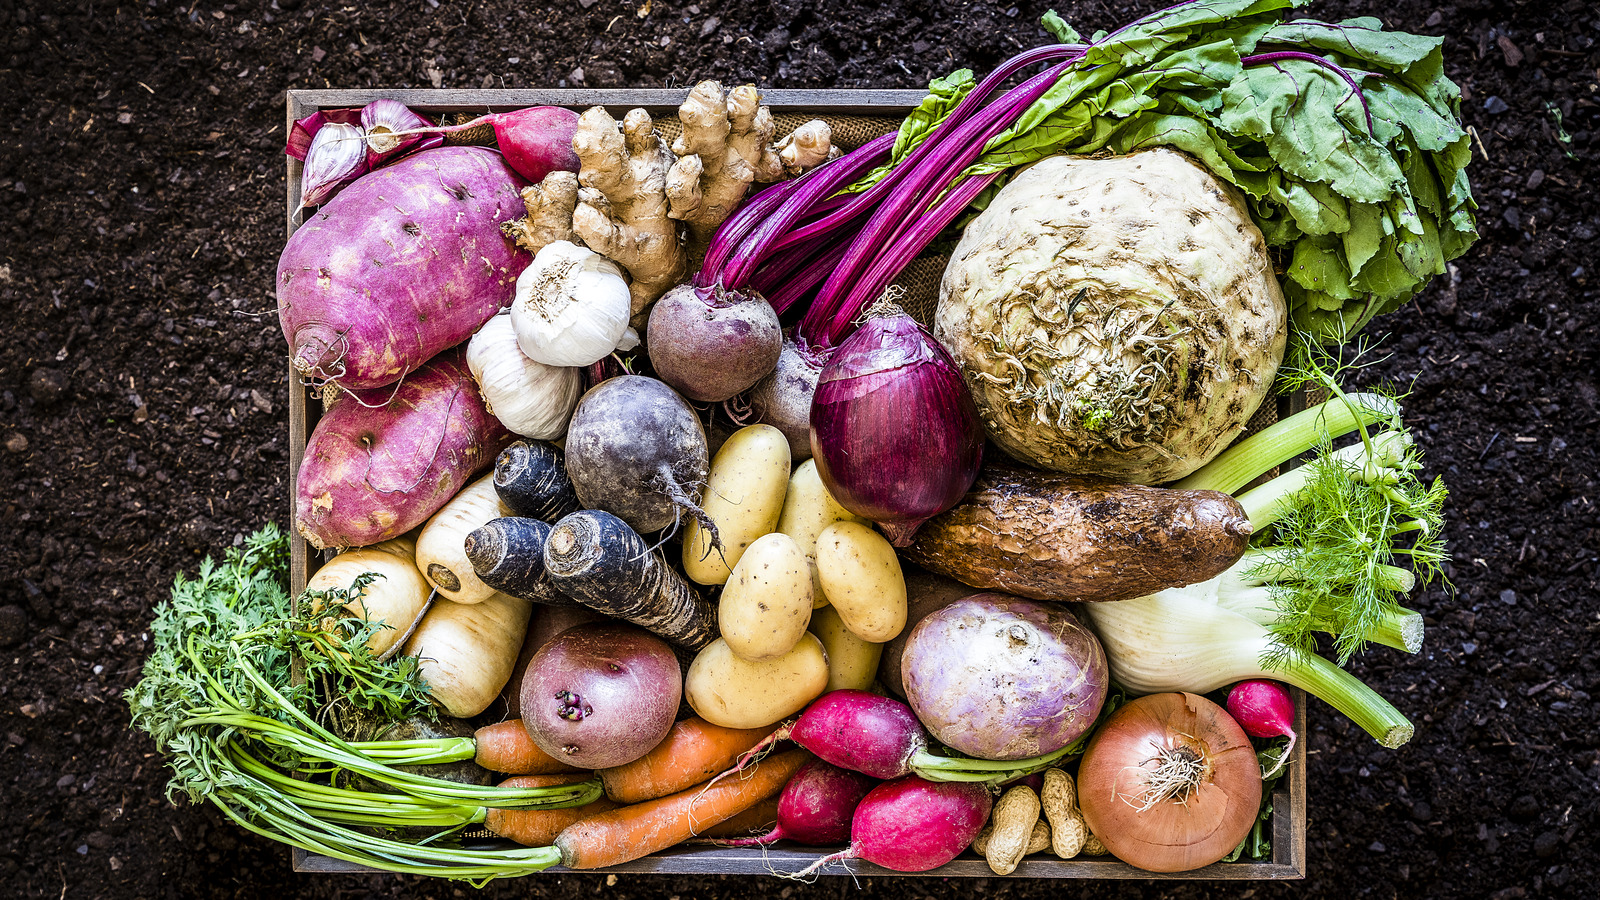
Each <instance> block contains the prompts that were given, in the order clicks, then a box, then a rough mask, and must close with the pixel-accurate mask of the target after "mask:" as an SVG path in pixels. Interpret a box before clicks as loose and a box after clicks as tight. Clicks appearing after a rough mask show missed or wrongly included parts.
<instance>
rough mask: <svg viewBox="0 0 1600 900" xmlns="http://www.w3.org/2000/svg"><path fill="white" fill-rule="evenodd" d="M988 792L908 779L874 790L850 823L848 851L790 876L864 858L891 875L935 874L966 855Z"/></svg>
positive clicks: (987, 802) (982, 817)
mask: <svg viewBox="0 0 1600 900" xmlns="http://www.w3.org/2000/svg"><path fill="white" fill-rule="evenodd" d="M990 806H991V801H990V799H989V790H988V788H986V787H984V786H983V785H981V784H973V783H971V782H945V783H936V782H932V781H927V780H925V779H922V778H918V777H917V776H915V775H907V776H906V777H905V778H900V779H896V780H894V781H889V782H885V783H883V784H880V785H878V786H877V787H875V788H873V789H872V790H871V792H869V793H868V794H867V796H866V797H864V798H862V800H861V803H860V805H858V806H857V807H856V813H855V816H854V817H852V818H851V820H850V846H849V847H846V848H845V849H844V850H841V851H839V852H838V853H833V854H829V855H828V856H824V857H822V858H821V859H819V860H817V861H816V862H814V863H812V864H811V865H809V866H807V867H806V868H804V869H802V870H800V871H799V872H796V873H795V877H799V876H803V875H809V874H811V873H812V872H815V871H817V870H818V869H821V868H822V867H823V866H826V865H827V864H828V863H830V862H833V861H834V860H840V859H864V860H866V861H867V862H870V863H876V864H877V865H880V866H883V867H884V868H886V869H894V870H895V871H896V872H926V871H928V870H929V869H937V868H938V867H940V866H942V865H944V864H945V863H947V862H949V861H950V860H952V859H955V858H956V855H957V854H959V853H960V852H961V851H962V850H965V849H966V848H967V846H968V845H969V844H971V843H972V839H973V838H975V837H977V836H978V831H979V830H980V829H982V828H983V823H984V822H985V821H987V820H988V818H989V810H990Z"/></svg>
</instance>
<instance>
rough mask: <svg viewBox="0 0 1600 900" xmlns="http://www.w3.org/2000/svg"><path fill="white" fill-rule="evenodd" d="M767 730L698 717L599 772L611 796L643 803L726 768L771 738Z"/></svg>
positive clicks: (683, 787)
mask: <svg viewBox="0 0 1600 900" xmlns="http://www.w3.org/2000/svg"><path fill="white" fill-rule="evenodd" d="M768 730H769V729H766V728H723V727H722V726H721V725H713V724H711V723H710V722H707V721H706V720H704V719H701V718H699V717H693V718H688V719H684V720H683V721H681V722H677V723H675V724H674V725H673V726H672V730H671V731H669V732H667V736H666V737H665V738H663V739H662V741H661V743H659V744H657V745H656V746H655V749H653V750H651V751H650V752H649V753H646V754H645V755H644V756H641V757H640V758H638V759H636V760H634V761H633V762H630V763H625V764H623V765H620V766H614V767H612V768H609V769H601V770H600V782H601V783H602V784H604V785H605V787H606V796H607V797H610V798H611V799H613V800H615V801H617V802H618V803H639V802H641V801H644V800H654V799H656V798H657V797H665V796H666V795H668V794H676V793H677V792H679V791H681V790H683V789H685V788H689V787H693V786H694V785H697V784H699V783H701V782H702V781H707V780H709V779H710V778H711V776H713V775H715V774H717V773H718V772H721V771H722V770H723V769H726V768H727V767H728V766H730V765H732V764H733V761H734V760H736V759H738V758H739V755H740V754H742V753H744V752H745V751H746V750H749V749H750V748H751V747H754V746H755V745H756V743H757V742H758V741H760V740H761V739H762V738H763V737H766V734H767V731H768Z"/></svg>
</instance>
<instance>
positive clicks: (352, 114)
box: [283, 109, 361, 162]
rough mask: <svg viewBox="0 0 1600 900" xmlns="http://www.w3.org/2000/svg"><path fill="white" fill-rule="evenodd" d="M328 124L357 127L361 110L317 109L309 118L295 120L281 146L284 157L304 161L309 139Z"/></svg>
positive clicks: (308, 147) (309, 147) (309, 143)
mask: <svg viewBox="0 0 1600 900" xmlns="http://www.w3.org/2000/svg"><path fill="white" fill-rule="evenodd" d="M330 122H338V123H339V124H341V125H359V124H360V123H361V110H359V109H319V110H317V111H316V112H314V113H312V114H311V115H309V116H306V117H304V118H301V119H296V120H295V123H294V124H293V125H291V126H289V139H288V141H287V142H285V143H284V145H283V152H284V154H285V155H288V156H292V157H294V158H295V159H298V160H300V161H301V162H305V161H306V153H308V152H309V151H310V150H311V139H312V138H314V137H316V135H317V132H318V131H321V130H322V126H324V125H327V124H328V123H330Z"/></svg>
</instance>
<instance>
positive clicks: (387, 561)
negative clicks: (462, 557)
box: [306, 538, 431, 655]
mask: <svg viewBox="0 0 1600 900" xmlns="http://www.w3.org/2000/svg"><path fill="white" fill-rule="evenodd" d="M416 548H417V544H416V541H414V540H412V539H410V538H393V539H391V540H387V541H383V542H381V543H377V544H373V545H372V546H370V547H362V548H361V549H359V550H349V551H346V552H344V553H341V554H339V555H338V556H335V557H334V558H333V559H331V560H329V561H327V562H326V563H324V564H323V565H322V568H320V569H318V570H317V571H316V573H315V574H313V575H312V576H311V580H310V581H308V582H306V590H307V591H327V590H333V589H339V590H349V589H350V586H351V585H352V584H354V583H355V580H356V579H357V578H359V577H360V576H362V575H364V574H367V573H371V574H372V575H374V576H376V577H375V578H374V579H373V580H372V581H371V582H370V583H369V584H368V585H367V587H366V592H365V593H364V594H362V596H360V597H358V598H356V599H354V600H351V601H350V602H349V603H346V604H345V605H344V609H345V610H346V611H347V612H349V613H350V615H352V616H356V617H358V618H365V619H367V620H369V621H373V622H383V623H384V624H385V625H387V626H389V627H387V628H383V629H380V630H378V631H377V632H376V633H374V634H373V635H372V636H371V637H369V638H367V649H369V650H371V651H372V652H373V653H374V654H377V655H382V654H383V653H385V652H387V651H388V650H389V648H390V647H393V646H394V645H395V643H396V642H397V641H399V640H400V638H401V637H402V636H403V635H404V634H405V633H406V631H407V630H409V629H410V628H411V623H412V622H415V621H416V619H417V614H418V613H420V612H421V611H422V607H423V605H424V604H426V603H427V602H428V594H429V593H431V588H430V586H429V584H428V582H427V579H425V578H423V577H422V573H421V572H419V571H417V566H416V563H415V562H414V559H415V554H416Z"/></svg>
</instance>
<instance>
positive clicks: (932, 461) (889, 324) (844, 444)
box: [811, 309, 983, 547]
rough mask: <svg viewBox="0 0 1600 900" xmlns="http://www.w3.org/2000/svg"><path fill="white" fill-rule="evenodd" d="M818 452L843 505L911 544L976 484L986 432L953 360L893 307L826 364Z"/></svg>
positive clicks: (814, 444)
mask: <svg viewBox="0 0 1600 900" xmlns="http://www.w3.org/2000/svg"><path fill="white" fill-rule="evenodd" d="M811 454H812V457H813V458H815V459H816V461H817V474H818V475H820V476H822V483H823V484H824V485H826V486H827V488H828V493H830V494H832V495H833V498H834V499H835V500H837V501H839V505H840V506H843V507H844V508H845V509H848V510H850V511H851V512H853V513H855V514H856V515H858V516H863V517H865V518H868V519H871V520H872V521H874V522H877V523H878V524H879V525H880V526H882V528H883V533H884V534H885V535H887V536H888V537H889V540H890V541H892V542H893V543H894V545H895V546H897V547H904V546H906V545H907V544H909V543H910V542H911V536H912V535H913V534H914V533H916V530H917V528H918V527H919V526H921V525H922V523H923V522H926V521H927V520H929V519H931V518H933V517H934V516H936V515H938V514H939V513H942V512H944V511H945V510H947V509H949V508H950V507H952V506H954V505H956V503H957V502H959V501H960V500H961V498H962V496H963V495H965V494H966V492H967V489H968V488H970V487H972V482H973V480H974V479H975V478H977V477H978V465H979V463H981V462H982V460H983V428H982V426H981V425H980V424H979V422H978V408H977V406H976V405H975V404H973V402H972V395H971V393H969V392H968V390H967V385H966V382H965V381H963V380H962V378H961V373H960V372H959V371H958V370H957V369H956V365H955V361H954V360H952V359H951V358H950V354H949V353H948V352H946V350H945V349H944V348H943V347H941V346H940V345H939V342H938V341H936V340H934V339H933V335H931V334H929V333H928V330H927V329H926V328H923V327H922V326H921V325H919V324H918V323H917V322H916V320H915V319H912V318H911V317H910V316H908V315H906V314H905V313H903V312H900V311H899V310H897V309H895V310H892V311H890V312H888V314H885V315H881V316H874V317H873V318H871V319H868V320H867V322H866V324H864V325H862V326H861V327H860V328H859V329H857V330H856V331H855V333H854V334H852V335H850V337H848V338H846V339H845V341H844V343H842V344H840V345H839V347H838V349H837V350H835V351H834V352H833V356H832V357H830V358H829V359H828V362H827V364H826V365H824V366H823V367H822V374H821V375H820V376H818V378H817V390H816V393H815V394H814V395H813V396H812V399H811Z"/></svg>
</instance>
